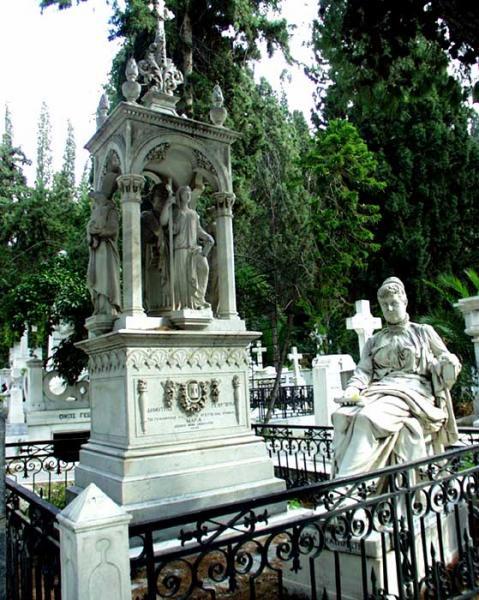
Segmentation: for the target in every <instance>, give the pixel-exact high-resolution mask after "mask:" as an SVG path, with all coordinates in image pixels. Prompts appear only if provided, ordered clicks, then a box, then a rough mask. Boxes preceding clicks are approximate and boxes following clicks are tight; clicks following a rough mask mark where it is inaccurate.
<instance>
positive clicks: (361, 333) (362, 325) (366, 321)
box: [346, 300, 382, 355]
mask: <svg viewBox="0 0 479 600" xmlns="http://www.w3.org/2000/svg"><path fill="white" fill-rule="evenodd" d="M354 306H355V307H356V314H355V315H354V317H349V318H347V319H346V327H347V328H348V329H354V331H355V332H356V333H357V335H358V342H359V354H360V355H361V354H362V352H363V348H364V344H365V343H366V342H367V341H368V339H369V338H370V337H371V336H372V335H373V333H374V330H375V329H381V325H382V323H381V319H380V318H379V317H373V315H372V314H371V307H370V305H369V300H358V301H357V302H355V304H354Z"/></svg>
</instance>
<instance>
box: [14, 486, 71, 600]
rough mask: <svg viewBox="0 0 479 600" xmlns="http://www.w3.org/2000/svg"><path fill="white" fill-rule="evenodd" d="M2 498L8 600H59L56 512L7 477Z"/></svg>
mask: <svg viewBox="0 0 479 600" xmlns="http://www.w3.org/2000/svg"><path fill="white" fill-rule="evenodd" d="M6 495H7V497H6V521H7V523H6V531H7V544H6V547H7V557H6V558H7V598H8V600H33V599H35V600H59V599H60V597H61V596H60V593H61V583H60V539H59V533H58V530H57V528H56V517H57V514H58V513H59V512H60V510H59V509H58V508H56V507H55V506H52V505H51V504H49V503H48V502H45V501H44V500H42V499H41V498H39V497H38V496H37V495H36V494H34V493H33V492H31V491H29V490H27V489H26V488H24V487H22V486H21V485H18V484H17V483H16V482H15V481H13V480H12V479H10V478H8V477H7V479H6Z"/></svg>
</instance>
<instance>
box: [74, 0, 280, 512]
mask: <svg viewBox="0 0 479 600" xmlns="http://www.w3.org/2000/svg"><path fill="white" fill-rule="evenodd" d="M154 10H155V11H156V17H157V29H156V37H155V41H154V43H153V44H151V45H150V47H149V48H148V49H147V52H146V56H145V58H144V59H143V60H141V61H139V62H138V63H136V61H135V60H134V59H130V60H129V62H128V66H127V73H126V76H127V81H126V82H125V84H124V85H123V93H124V96H125V98H126V101H125V102H121V103H120V104H119V105H118V106H116V108H115V109H114V110H113V112H112V113H111V114H109V115H106V114H105V113H106V109H105V102H104V101H102V104H101V106H100V110H99V114H98V119H97V123H98V125H99V128H98V130H97V132H96V133H95V135H94V136H93V137H92V139H91V140H90V141H89V142H88V144H87V148H88V149H89V150H90V152H91V153H92V155H93V163H94V190H95V191H94V192H93V193H92V199H93V200H94V205H93V209H92V215H91V218H90V222H89V224H88V239H89V251H90V264H89V278H88V287H89V290H90V293H91V297H92V302H93V315H92V316H91V317H90V318H89V319H88V320H87V323H86V326H87V329H88V331H89V339H88V340H85V341H83V342H81V343H80V344H79V346H80V347H81V348H82V349H83V350H84V351H85V352H86V353H87V354H88V356H89V367H88V369H89V373H90V399H91V437H90V440H89V442H88V443H87V444H86V445H85V446H83V449H82V451H81V454H80V464H79V466H78V467H77V469H76V473H75V486H76V491H79V490H81V489H84V488H86V487H88V485H89V484H90V483H94V484H95V485H97V486H98V487H99V488H101V489H102V490H103V491H104V492H105V493H106V494H108V496H110V498H112V499H113V500H114V501H115V502H116V503H118V504H120V505H122V506H123V507H125V508H126V510H128V511H129V512H130V513H131V514H132V515H133V519H134V520H139V519H145V518H160V517H162V516H167V515H171V514H178V513H179V512H181V511H186V510H190V509H200V508H202V507H204V506H212V505H216V504H218V503H221V502H227V501H233V500H239V499H241V498H245V497H251V496H252V495H259V494H267V493H270V492H273V491H277V490H281V489H284V483H283V482H282V481H280V480H278V479H276V478H275V477H274V474H273V465H272V463H271V461H270V459H269V458H268V455H267V452H266V448H265V445H264V442H263V441H262V440H261V439H260V438H258V437H257V436H255V435H254V434H253V433H252V432H251V428H250V416H249V393H248V350H247V349H248V346H249V344H251V343H252V342H253V341H254V340H255V339H257V338H258V337H259V334H257V333H255V332H248V331H246V328H245V324H244V322H243V321H242V320H241V319H240V318H239V316H238V314H237V311H236V292H235V279H234V276H235V274H234V253H233V228H232V219H233V204H234V194H233V192H232V175H231V161H230V148H231V145H232V143H233V142H234V141H235V140H236V139H237V137H238V134H236V133H235V132H233V131H231V130H229V129H227V128H225V127H224V126H223V122H224V120H225V117H226V109H225V108H224V107H223V97H222V93H221V90H220V89H219V88H218V87H215V89H214V91H213V94H212V107H211V111H210V118H211V120H212V122H213V124H208V123H204V122H199V121H193V120H190V119H187V118H184V117H180V116H178V114H177V112H176V108H175V107H176V103H177V101H178V98H177V97H176V96H175V95H174V92H175V89H176V86H177V85H178V84H179V83H180V82H181V81H182V75H181V73H179V71H177V69H176V67H175V66H174V65H173V63H172V61H171V59H169V58H168V57H167V54H166V45H165V31H164V21H165V20H166V19H168V18H170V17H171V14H170V13H169V11H167V10H166V9H165V7H164V3H163V2H156V3H155V5H154ZM138 79H140V80H142V81H143V83H144V84H145V85H146V87H147V88H148V91H147V92H146V94H144V96H143V97H142V98H141V99H139V96H140V89H141V87H140V83H139V82H138ZM116 192H118V194H117V195H116V196H115V193H116ZM117 196H119V198H120V200H119V206H118V205H117V201H116V197H117ZM202 196H203V198H202ZM198 202H203V203H204V204H203V205H204V206H206V207H207V211H203V213H202V214H207V213H209V214H210V215H211V219H210V222H206V220H205V222H204V220H203V219H202V218H200V217H199V213H198V212H197V210H196V207H197V205H198ZM120 211H121V215H120ZM120 228H121V232H120ZM120 235H121V242H122V243H121V246H122V256H121V257H120V255H119V252H118V239H119V237H120ZM120 264H121V278H122V281H121V288H122V289H121V290H120V277H119V271H120ZM73 491H75V490H73Z"/></svg>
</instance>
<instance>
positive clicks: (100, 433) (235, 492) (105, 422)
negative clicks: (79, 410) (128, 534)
mask: <svg viewBox="0 0 479 600" xmlns="http://www.w3.org/2000/svg"><path fill="white" fill-rule="evenodd" d="M256 337H257V334H254V333H250V332H229V333H228V332H216V333H215V332H205V331H176V330H169V331H161V332H158V331H130V330H123V331H117V332H112V333H110V334H107V335H104V336H99V337H97V338H94V339H90V340H88V341H85V342H82V343H81V344H79V346H80V347H81V348H82V349H84V350H85V352H87V353H88V355H89V357H90V362H89V372H90V377H91V380H90V398H91V411H92V422H91V438H90V440H89V442H88V444H86V445H85V446H83V449H82V451H81V453H80V465H79V466H78V467H77V469H76V473H75V484H76V486H77V487H79V488H86V487H87V486H88V485H89V484H90V483H95V484H96V485H97V486H98V487H99V488H100V489H102V490H103V491H104V492H105V493H106V494H108V496H109V497H110V498H112V499H113V500H114V501H115V502H116V503H117V504H119V505H121V506H123V507H124V508H126V510H128V511H129V512H130V513H131V514H132V515H133V518H134V519H135V520H141V519H147V518H160V517H162V516H169V515H172V514H178V513H179V512H183V511H188V510H194V509H199V508H202V507H205V506H211V505H216V504H218V503H222V502H228V501H233V500H239V499H241V498H245V497H251V496H254V495H259V494H267V493H270V492H273V491H277V490H280V489H283V488H284V482H282V481H280V480H278V479H275V478H274V475H273V465H272V463H271V461H270V459H269V458H268V456H267V452H266V448H265V445H264V442H263V441H262V440H261V439H259V438H258V437H257V436H255V435H254V434H253V433H252V432H251V429H250V416H249V393H248V360H247V359H248V356H247V346H248V344H249V343H250V342H251V341H252V339H254V338H256Z"/></svg>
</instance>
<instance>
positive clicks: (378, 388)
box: [332, 277, 460, 476]
mask: <svg viewBox="0 0 479 600" xmlns="http://www.w3.org/2000/svg"><path fill="white" fill-rule="evenodd" d="M378 300H379V303H380V305H381V309H382V311H383V315H384V318H385V320H386V322H387V327H385V328H384V329H383V330H381V331H380V332H378V333H376V334H375V335H374V336H372V337H371V338H369V340H368V341H367V343H366V345H365V347H364V350H363V353H362V355H361V360H360V362H359V364H358V366H357V368H356V370H355V372H354V374H353V376H352V377H351V379H350V380H349V382H348V385H347V388H346V390H345V392H344V394H343V395H342V396H341V397H339V398H337V402H338V403H339V404H341V407H340V408H339V409H338V410H337V411H336V412H335V413H334V414H333V415H332V421H333V425H334V430H335V433H334V436H335V437H334V446H335V474H336V476H348V475H354V474H358V473H362V472H366V471H371V470H374V469H380V468H382V467H384V466H385V465H387V464H389V463H391V462H394V463H398V462H399V463H400V462H407V461H410V460H416V459H420V458H424V457H426V456H427V455H428V453H430V452H429V451H430V450H431V451H433V452H434V453H437V452H441V451H442V450H443V448H444V447H445V446H446V445H449V444H451V443H454V442H455V441H456V440H457V426H456V421H455V417H454V412H453V409H452V402H451V395H450V392H449V390H450V388H451V387H452V385H453V384H454V381H455V380H456V377H457V375H458V373H459V371H460V363H459V360H458V359H457V357H456V356H455V355H454V354H451V353H450V352H448V350H447V348H446V346H445V345H444V343H443V341H442V340H441V338H440V337H439V336H438V335H437V333H436V332H435V331H434V329H433V328H432V327H431V326H429V325H419V324H417V323H411V322H410V321H409V317H408V314H407V312H406V307H407V297H406V293H405V290H404V286H403V284H402V282H401V281H400V280H399V279H397V278H395V277H391V278H389V279H386V280H385V281H384V283H383V284H382V286H381V287H380V288H379V290H378Z"/></svg>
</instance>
